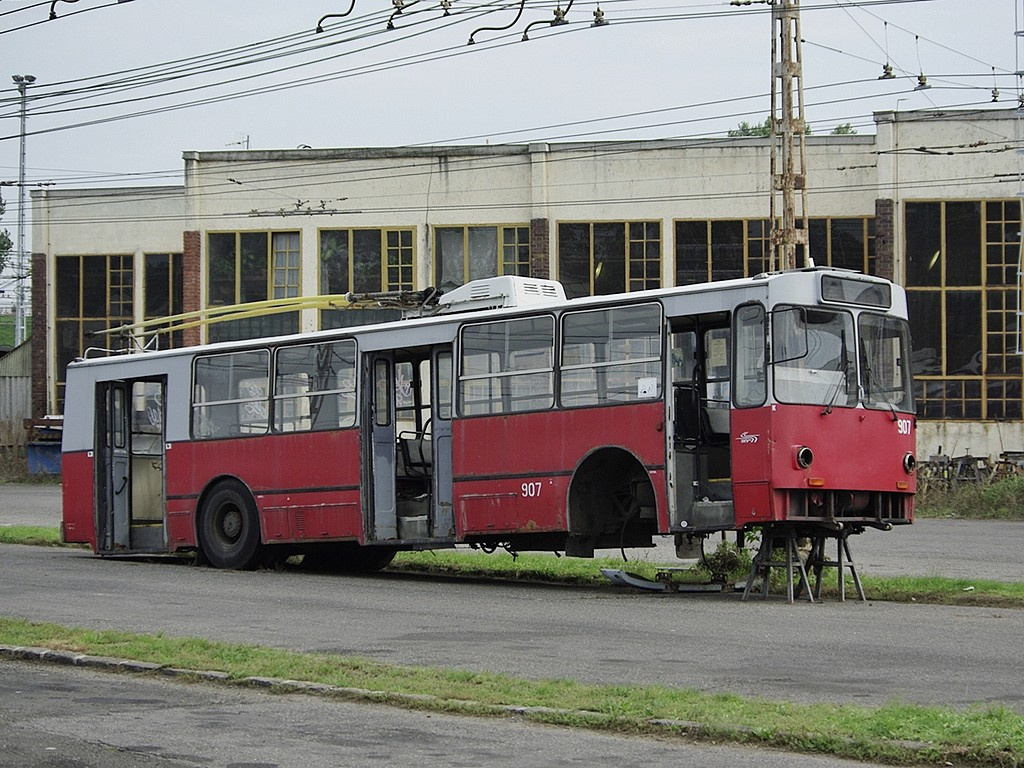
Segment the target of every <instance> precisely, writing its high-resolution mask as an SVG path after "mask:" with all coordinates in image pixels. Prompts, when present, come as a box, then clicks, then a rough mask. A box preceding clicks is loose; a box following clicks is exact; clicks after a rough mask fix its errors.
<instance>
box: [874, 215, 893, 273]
mask: <svg viewBox="0 0 1024 768" xmlns="http://www.w3.org/2000/svg"><path fill="white" fill-rule="evenodd" d="M895 214H896V204H895V202H893V201H892V200H890V199H888V198H879V199H877V200H875V274H876V275H877V276H878V277H884V278H886V279H887V280H892V281H894V282H895V280H896V278H895V276H894V273H895V254H896V243H895V235H896V218H895Z"/></svg>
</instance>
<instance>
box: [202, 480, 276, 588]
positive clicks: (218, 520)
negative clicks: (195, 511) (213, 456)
mask: <svg viewBox="0 0 1024 768" xmlns="http://www.w3.org/2000/svg"><path fill="white" fill-rule="evenodd" d="M199 545H200V546H201V547H202V549H203V554H204V555H206V559H207V560H209V561H210V565H213V566H216V567H217V568H233V569H236V570H237V569H248V568H254V567H255V566H256V565H257V564H258V563H259V554H260V548H261V546H260V518H259V514H258V513H257V511H256V504H255V502H254V501H253V499H252V495H251V494H250V493H249V489H248V488H246V487H245V486H244V485H243V484H242V483H240V482H239V481H237V480H224V481H222V482H220V483H218V484H217V486H216V487H215V488H214V489H213V490H212V491H211V492H210V495H209V496H207V497H206V500H205V501H204V502H203V508H202V511H201V512H200V513H199Z"/></svg>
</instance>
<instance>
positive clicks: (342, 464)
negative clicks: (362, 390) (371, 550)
mask: <svg viewBox="0 0 1024 768" xmlns="http://www.w3.org/2000/svg"><path fill="white" fill-rule="evenodd" d="M359 445H360V441H359V430H358V429H348V430H342V431H332V432H303V433H295V434H288V435H275V436H273V437H271V438H267V439H264V438H260V437H254V438H239V439H234V440H209V441H206V440H199V441H195V442H182V443H174V444H173V445H172V446H171V447H170V449H169V450H168V451H167V454H166V465H167V528H168V540H169V543H170V549H172V550H175V549H180V548H182V547H194V546H196V534H195V515H196V513H197V512H198V504H199V501H200V494H201V493H202V492H203V490H204V489H205V488H206V487H207V486H209V484H210V482H211V481H213V480H214V479H216V478H219V477H226V476H234V477H237V478H238V479H239V480H241V481H242V482H243V483H245V485H246V486H248V487H249V489H250V490H251V491H252V494H253V498H254V499H255V501H256V506H257V508H258V509H259V512H260V528H261V530H262V533H263V541H264V542H265V543H267V544H277V543H286V542H293V541H300V540H301V541H317V540H321V539H323V540H327V539H359V540H360V541H362V538H363V515H362V511H361V508H360V497H359V478H360V469H359V464H360V462H359Z"/></svg>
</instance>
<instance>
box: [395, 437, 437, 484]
mask: <svg viewBox="0 0 1024 768" xmlns="http://www.w3.org/2000/svg"><path fill="white" fill-rule="evenodd" d="M433 459H434V455H433V444H432V443H431V440H430V437H429V436H428V435H426V434H424V433H423V432H401V433H399V435H398V464H399V470H398V474H400V475H404V476H406V477H430V474H431V469H432V468H433V463H434V462H433Z"/></svg>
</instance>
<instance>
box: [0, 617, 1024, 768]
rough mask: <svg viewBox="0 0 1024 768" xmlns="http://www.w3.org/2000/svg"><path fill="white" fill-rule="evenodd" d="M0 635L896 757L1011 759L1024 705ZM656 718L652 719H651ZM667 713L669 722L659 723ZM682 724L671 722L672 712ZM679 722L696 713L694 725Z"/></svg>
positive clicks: (1023, 728) (106, 638)
mask: <svg viewBox="0 0 1024 768" xmlns="http://www.w3.org/2000/svg"><path fill="white" fill-rule="evenodd" d="M0 643H2V644H6V645H17V646H32V647H43V648H53V649H58V650H66V651H74V652H79V653H87V654H90V655H96V656H111V657H115V658H124V659H134V660H137V661H146V662H152V663H156V664H161V665H166V666H173V667H180V668H185V669H194V670H215V671H219V672H224V673H226V674H227V675H228V676H229V678H231V679H233V680H239V679H243V678H246V677H250V676H256V677H270V678H280V679H287V680H302V681H307V682H315V683H323V684H327V685H333V686H341V687H345V688H357V689H363V690H366V691H374V692H377V693H376V694H375V695H374V697H373V698H376V699H378V700H384V701H388V700H389V699H388V694H391V695H392V702H393V703H395V702H394V701H393V699H394V694H412V695H426V696H429V697H430V698H424V699H417V700H415V701H413V700H408V699H403V700H401V701H400V702H397V703H401V704H402V705H403V706H409V707H413V706H415V707H417V708H421V709H433V710H437V711H455V712H463V713H467V714H477V715H485V714H492V715H493V714H495V708H496V707H500V706H513V707H543V708H549V709H548V710H547V711H545V712H537V713H527V714H526V716H527V717H531V718H533V719H537V720H543V721H545V722H554V723H559V724H562V725H570V726H577V727H589V728H600V729H609V730H617V731H623V732H631V733H661V734H665V733H671V732H673V731H686V732H687V733H689V734H690V735H698V736H703V737H705V738H710V739H714V740H716V741H718V740H728V741H735V742H746V743H756V744H763V745H769V746H774V747H781V748H785V749H790V750H796V751H804V752H816V753H825V754H832V755H836V756H840V757H845V758H853V759H859V760H873V761H893V762H904V763H907V762H935V761H943V760H956V764H958V765H963V764H968V763H970V764H975V765H982V766H989V765H991V766H1004V765H1017V764H1020V763H1021V762H1022V761H1024V716H1021V715H1019V714H1017V713H1014V712H1012V711H1010V710H1008V709H1006V708H1002V707H986V708H982V707H976V708H969V709H967V710H952V709H944V708H935V707H922V706H916V705H909V704H900V703H891V704H887V705H885V706H882V707H874V708H872V707H860V706H853V705H845V704H844V705H839V704H822V703H819V704H813V705H805V704H795V703H791V702H781V701H769V700H766V699H760V698H748V697H741V696H737V695H734V694H730V693H718V694H712V693H704V692H700V691H697V690H694V689H677V688H669V687H665V686H646V685H645V686H641V685H591V684H584V683H580V682H577V681H573V680H527V679H520V678H515V677H511V676H508V675H498V674H490V673H479V672H470V671H464V670H451V669H439V668H430V667H407V666H398V665H392V664H384V663H381V662H377V661H373V660H369V659H364V658H356V657H349V656H334V655H326V654H308V653H297V652H292V651H284V650H278V649H272V648H265V647H260V646H253V645H242V644H233V643H220V642H213V641H210V640H204V639H200V638H189V637H169V636H167V635H164V634H162V633H160V634H156V635H143V634H134V633H129V632H118V631H97V630H87V629H78V628H71V627H62V626H58V625H55V624H38V623H30V622H26V621H22V620H19V619H8V618H3V617H0ZM654 721H659V723H655V722H654ZM664 721H669V722H668V723H665V722H664ZM674 722H675V723H679V725H676V726H673V725H672V723H674ZM683 723H699V724H700V726H701V727H700V728H699V729H696V730H695V729H693V728H687V727H685V726H684V725H682V724H683Z"/></svg>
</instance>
